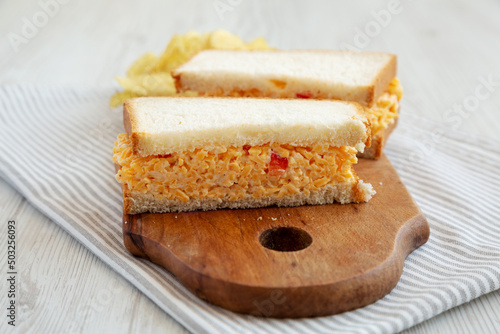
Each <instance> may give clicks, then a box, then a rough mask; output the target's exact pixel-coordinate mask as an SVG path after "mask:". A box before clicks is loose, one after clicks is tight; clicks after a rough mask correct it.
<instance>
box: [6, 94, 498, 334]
mask: <svg viewBox="0 0 500 334" xmlns="http://www.w3.org/2000/svg"><path fill="white" fill-rule="evenodd" d="M112 93H113V87H101V88H95V87H93V88H81V87H79V88H78V89H76V88H67V87H52V88H46V87H36V86H20V85H6V86H0V104H1V111H0V177H2V178H3V179H4V180H5V181H6V182H8V183H9V184H11V185H12V186H13V187H15V188H16V189H17V190H18V191H19V192H20V193H21V194H22V195H23V196H24V197H26V199H27V200H28V201H30V203H31V204H33V206H35V207H36V208H37V209H38V210H40V211H41V212H43V213H44V214H45V215H47V216H48V217H50V218H51V219H52V220H53V221H54V222H56V223H57V224H59V225H60V226H61V227H62V228H64V229H65V230H66V231H67V232H68V233H70V234H71V235H72V236H73V237H74V238H75V239H77V240H78V241H80V242H81V243H82V244H84V245H85V246H87V248H88V249H89V250H90V251H92V252H93V253H94V254H96V255H97V256H98V257H99V258H100V259H101V260H102V261H104V262H106V263H107V264H108V265H109V266H111V267H112V268H114V269H115V270H116V271H117V272H118V273H119V274H120V275H123V276H124V277H125V278H126V279H127V280H129V281H130V282H131V283H132V284H134V285H135V286H136V287H137V288H138V289H140V290H141V291H142V292H143V293H145V294H146V295H147V296H148V297H149V298H151V300H152V301H154V302H155V303H156V304H158V305H159V306H160V307H161V308H162V309H163V310H165V312H167V313H168V314H170V315H171V316H172V317H173V318H175V319H176V320H177V321H179V322H180V323H181V324H182V325H183V326H185V327H186V328H187V329H188V330H190V331H192V332H195V333H221V332H230V333H236V332H237V333H247V332H248V333H250V332H258V333H260V332H262V333H264V332H269V333H283V332H284V333H317V332H321V333H324V332H356V333H363V332H370V333H379V332H384V333H390V332H398V331H401V330H403V329H405V328H408V327H411V326H413V325H415V324H417V323H419V322H422V321H424V320H426V319H429V318H431V317H433V316H435V315H437V314H439V313H441V312H443V311H445V310H448V309H450V308H452V307H455V306H457V305H460V304H463V303H465V302H468V301H470V300H471V299H473V298H476V297H478V296H481V295H483V294H485V293H488V292H490V291H493V290H496V289H498V288H499V287H500V243H499V242H498V240H500V222H499V220H498V217H499V216H500V207H499V205H498V195H499V191H498V189H500V179H499V174H500V173H499V172H500V170H499V166H500V150H499V148H498V147H495V146H493V145H492V144H490V143H489V142H486V141H485V140H482V139H480V138H472V137H470V136H467V135H464V134H461V133H459V132H457V131H452V130H450V129H448V128H446V127H445V126H443V125H441V124H433V123H431V122H428V121H424V120H422V119H419V118H418V117H414V116H413V117H412V116H410V115H412V114H413V115H416V114H418V108H417V105H416V104H415V106H413V105H412V103H411V100H409V101H407V102H406V101H405V102H404V103H406V104H404V105H403V110H405V111H406V112H405V113H404V114H403V115H402V118H401V120H400V122H399V125H398V128H397V130H396V131H395V132H394V134H393V135H392V137H391V140H390V141H389V145H388V147H387V149H386V153H387V155H388V157H389V159H390V160H391V161H392V163H393V164H394V166H395V167H396V170H397V171H398V172H399V174H400V176H401V178H402V179H403V181H404V183H405V184H406V186H407V187H408V189H409V191H410V192H411V194H412V195H413V196H414V198H415V200H416V202H417V203H418V205H419V206H420V207H421V209H422V211H423V212H424V214H425V216H426V217H427V219H428V221H429V223H430V226H431V237H430V239H429V241H428V243H427V244H425V245H424V246H423V247H421V248H419V249H418V250H416V251H415V252H413V253H412V254H411V255H410V256H409V257H408V258H407V259H406V262H405V266H404V271H403V275H402V277H401V280H400V281H399V283H398V285H397V286H396V288H395V289H394V290H393V291H392V292H391V293H390V294H389V295H387V296H386V297H385V298H383V299H381V300H380V301H378V302H376V303H374V304H372V305H369V306H367V307H364V308H362V309H358V310H355V311H351V312H347V313H344V314H340V315H335V316H328V317H321V318H310V319H285V320H279V319H265V318H256V317H251V316H246V315H241V314H236V313H232V312H230V311H226V310H224V309H221V308H219V307H216V306H213V305H210V304H208V303H206V302H204V301H202V300H200V299H198V298H196V297H195V296H194V295H193V294H191V293H190V292H189V291H188V290H187V289H186V288H185V287H184V286H183V285H182V284H180V283H179V282H178V281H177V280H176V279H175V278H174V277H173V276H172V275H171V274H169V273H168V272H167V271H165V270H164V269H162V268H161V267H159V266H156V265H154V264H152V263H150V262H148V261H145V260H142V259H139V258H134V257H133V256H131V255H130V254H129V253H128V252H127V251H126V250H125V248H124V246H123V244H122V233H121V218H122V197H121V196H122V195H121V190H120V187H119V185H118V183H117V182H116V181H115V179H114V168H113V163H112V162H111V154H112V147H113V142H114V140H115V138H116V135H117V134H118V133H119V132H122V131H123V125H122V115H121V110H114V109H110V108H109V107H108V99H109V96H111V94H112Z"/></svg>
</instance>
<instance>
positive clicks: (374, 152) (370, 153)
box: [356, 118, 398, 159]
mask: <svg viewBox="0 0 500 334" xmlns="http://www.w3.org/2000/svg"><path fill="white" fill-rule="evenodd" d="M397 123H398V118H396V119H395V120H394V123H392V124H391V125H389V126H388V127H387V128H386V129H384V130H383V131H378V132H377V133H376V134H374V135H373V136H372V144H371V146H370V147H366V148H365V151H364V152H363V153H361V152H358V154H357V155H356V156H357V157H358V158H362V159H379V158H380V157H381V156H382V150H383V148H384V146H385V143H386V141H387V139H388V138H389V136H390V134H391V133H392V131H393V130H394V129H395V128H396V125H397Z"/></svg>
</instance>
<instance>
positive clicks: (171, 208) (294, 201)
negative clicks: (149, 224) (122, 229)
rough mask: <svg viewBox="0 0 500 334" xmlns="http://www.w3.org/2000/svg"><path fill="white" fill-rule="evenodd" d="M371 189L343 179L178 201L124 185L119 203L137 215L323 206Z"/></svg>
mask: <svg viewBox="0 0 500 334" xmlns="http://www.w3.org/2000/svg"><path fill="white" fill-rule="evenodd" d="M374 194H375V191H374V190H373V188H372V187H371V185H369V184H366V183H363V181H361V180H360V181H359V182H357V183H354V184H353V183H351V182H345V183H341V184H336V185H332V186H325V187H323V188H321V189H319V190H317V191H313V192H311V193H310V194H309V195H306V194H305V193H297V194H293V195H287V196H283V197H282V198H279V199H278V198H273V197H270V196H265V197H261V198H252V197H248V198H244V199H240V200H234V201H231V200H225V199H211V198H206V199H191V200H189V201H188V202H186V203H184V202H182V201H180V200H168V199H159V198H157V197H155V196H154V195H153V194H150V193H146V194H143V193H141V192H137V191H135V192H133V191H130V190H129V189H128V188H127V186H124V187H123V206H124V210H125V213H127V214H140V213H145V212H151V213H165V212H187V211H197V210H203V211H208V210H217V209H248V208H261V207H267V206H273V205H276V206H281V207H286V206H301V205H306V204H307V205H323V204H331V203H334V202H339V203H342V204H344V203H360V202H366V201H368V200H369V199H370V198H371V197H372V196H373V195H374Z"/></svg>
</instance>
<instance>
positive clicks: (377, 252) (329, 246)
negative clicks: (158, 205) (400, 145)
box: [123, 155, 429, 318]
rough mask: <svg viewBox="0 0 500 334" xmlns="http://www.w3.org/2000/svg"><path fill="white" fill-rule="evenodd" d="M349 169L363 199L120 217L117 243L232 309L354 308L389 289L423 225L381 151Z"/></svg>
mask: <svg viewBox="0 0 500 334" xmlns="http://www.w3.org/2000/svg"><path fill="white" fill-rule="evenodd" d="M355 169H356V171H357V173H358V175H359V176H360V177H361V178H362V179H363V180H365V181H366V182H370V183H372V185H373V186H374V188H375V190H376V191H377V194H376V195H375V196H374V197H373V198H372V199H371V200H370V201H369V202H368V203H362V204H346V205H340V204H332V205H320V206H302V207H294V208H277V207H270V208H261V209H245V210H218V211H205V212H189V213H165V214H149V213H148V214H140V215H125V216H124V217H123V239H124V243H125V246H126V248H127V249H128V250H129V251H130V252H131V253H132V254H134V255H137V256H140V257H143V258H146V259H148V260H150V261H152V262H154V263H157V264H159V265H161V266H163V267H164V268H166V269H167V270H169V271H170V272H171V273H172V274H174V275H175V276H176V277H177V278H178V279H179V280H180V281H181V282H182V283H183V284H184V285H185V286H186V287H188V288H189V289H190V290H191V291H192V292H193V293H194V294H196V295H197V296H198V297H200V298H202V299H204V300H206V301H208V302H210V303H213V304H215V305H219V306H221V307H223V308H226V309H229V310H232V311H236V312H241V313H248V314H253V315H258V316H266V317H280V318H282V317H310V316H322V315H330V314H336V313H340V312H344V311H348V310H352V309H356V308H359V307H362V306H365V305H368V304H371V303H373V302H375V301H376V300H378V299H380V298H382V297H383V296H385V295H386V294H387V293H389V292H390V291H391V290H392V289H393V288H394V286H395V285H396V283H397V282H398V280H399V278H400V276H401V272H402V269H403V261H404V260H405V258H406V257H407V255H408V254H409V253H411V252H412V251H413V250H414V249H416V248H418V247H419V246H421V245H423V244H424V243H425V242H426V241H427V239H428V238H429V225H428V223H427V221H426V219H425V217H424V216H423V215H422V212H421V211H420V210H419V208H418V207H417V205H416V204H415V202H414V201H413V199H412V198H411V196H410V194H409V193H408V191H407V190H406V188H405V186H404V185H403V183H402V182H401V180H400V179H399V176H398V175H397V173H396V171H395V170H394V168H393V167H392V165H391V163H390V162H389V160H388V159H387V157H386V156H385V155H383V156H382V158H381V159H379V160H376V161H374V160H363V159H360V161H359V164H358V165H357V166H356V167H355Z"/></svg>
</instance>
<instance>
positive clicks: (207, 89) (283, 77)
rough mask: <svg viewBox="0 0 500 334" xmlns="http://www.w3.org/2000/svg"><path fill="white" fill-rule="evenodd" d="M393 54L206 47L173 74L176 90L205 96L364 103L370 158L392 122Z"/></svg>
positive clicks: (397, 88) (395, 96) (395, 102)
mask: <svg viewBox="0 0 500 334" xmlns="http://www.w3.org/2000/svg"><path fill="white" fill-rule="evenodd" d="M396 61H397V59H396V56H395V55H393V54H389V53H379V52H351V51H318V50H316V51H307V50H304V51H230V50H206V51H202V52H200V53H198V54H196V55H195V56H194V57H193V58H191V59H190V60H189V61H188V62H186V63H184V64H183V65H181V66H180V67H178V68H177V69H176V70H175V71H174V72H173V73H172V75H173V77H174V79H175V85H176V88H177V91H179V92H185V91H197V92H199V93H200V94H202V95H206V96H233V97H271V98H302V99H309V98H311V99H329V100H343V101H351V102H357V103H359V104H361V105H362V106H364V107H365V108H366V110H367V112H368V118H369V120H370V123H371V126H372V136H373V140H372V146H371V147H370V148H368V149H367V150H366V151H365V152H364V153H360V155H359V156H361V157H363V158H371V159H376V158H379V157H380V155H381V153H382V148H383V146H384V143H385V140H386V139H387V137H388V136H389V134H390V132H391V131H392V129H393V128H394V127H395V125H396V118H397V117H398V113H399V100H400V99H401V96H402V89H401V85H400V83H399V81H398V80H397V79H396Z"/></svg>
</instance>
